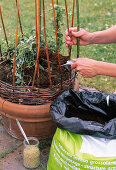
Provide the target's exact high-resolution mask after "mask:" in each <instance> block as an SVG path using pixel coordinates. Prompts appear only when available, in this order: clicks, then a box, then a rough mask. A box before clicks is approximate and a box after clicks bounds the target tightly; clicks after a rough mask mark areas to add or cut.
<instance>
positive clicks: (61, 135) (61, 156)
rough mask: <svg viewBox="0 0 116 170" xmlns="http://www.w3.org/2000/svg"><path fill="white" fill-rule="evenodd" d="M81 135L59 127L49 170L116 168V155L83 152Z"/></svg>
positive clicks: (52, 147) (106, 169) (104, 169)
mask: <svg viewBox="0 0 116 170" xmlns="http://www.w3.org/2000/svg"><path fill="white" fill-rule="evenodd" d="M82 143H83V140H82V137H81V135H77V134H74V133H70V132H68V131H64V130H61V129H57V131H56V133H55V135H54V138H53V141H52V146H51V150H50V155H49V161H48V166H47V170H73V169H74V170H84V169H93V170H116V157H112V158H111V157H101V158H100V157H99V158H98V157H95V156H93V155H90V154H87V153H81V146H82Z"/></svg>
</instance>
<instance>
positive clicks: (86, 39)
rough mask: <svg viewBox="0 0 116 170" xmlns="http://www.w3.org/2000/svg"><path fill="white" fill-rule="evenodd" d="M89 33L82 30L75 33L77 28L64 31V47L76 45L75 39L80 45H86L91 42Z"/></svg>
mask: <svg viewBox="0 0 116 170" xmlns="http://www.w3.org/2000/svg"><path fill="white" fill-rule="evenodd" d="M91 35H92V34H91V33H89V32H87V31H86V30H84V29H82V28H81V29H80V31H78V32H77V27H72V28H69V32H68V30H66V31H65V40H66V47H68V46H71V45H76V44H77V37H79V38H80V45H88V44H90V42H91Z"/></svg>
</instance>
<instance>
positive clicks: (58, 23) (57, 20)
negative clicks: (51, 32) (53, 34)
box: [56, 0, 59, 29]
mask: <svg viewBox="0 0 116 170" xmlns="http://www.w3.org/2000/svg"><path fill="white" fill-rule="evenodd" d="M56 4H57V5H58V0H57V1H56ZM58 28H59V23H58V12H57V29H58Z"/></svg>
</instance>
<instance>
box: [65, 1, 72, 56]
mask: <svg viewBox="0 0 116 170" xmlns="http://www.w3.org/2000/svg"><path fill="white" fill-rule="evenodd" d="M65 9H66V19H67V30H68V34H70V33H69V22H68V10H67V2H66V0H65ZM68 49H69V57H70V56H71V47H70V46H68Z"/></svg>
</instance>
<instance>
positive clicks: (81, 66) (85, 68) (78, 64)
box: [71, 58, 98, 78]
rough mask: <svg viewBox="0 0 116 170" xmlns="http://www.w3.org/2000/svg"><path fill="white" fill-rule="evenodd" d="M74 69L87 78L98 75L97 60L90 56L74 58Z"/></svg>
mask: <svg viewBox="0 0 116 170" xmlns="http://www.w3.org/2000/svg"><path fill="white" fill-rule="evenodd" d="M73 61H74V63H73V64H72V65H71V68H72V69H75V71H76V72H79V73H80V74H81V75H82V76H83V77H85V78H91V77H94V76H96V75H98V72H97V70H98V69H97V62H98V61H96V60H92V59H89V58H77V59H74V60H73Z"/></svg>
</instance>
